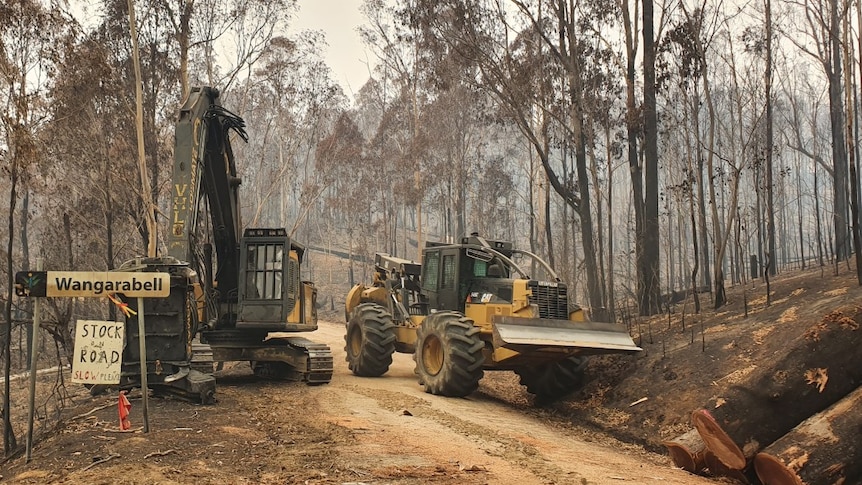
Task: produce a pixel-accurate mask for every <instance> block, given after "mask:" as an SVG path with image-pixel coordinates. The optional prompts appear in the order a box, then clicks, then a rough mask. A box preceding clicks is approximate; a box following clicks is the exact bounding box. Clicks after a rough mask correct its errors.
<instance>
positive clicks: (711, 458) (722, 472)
mask: <svg viewBox="0 0 862 485" xmlns="http://www.w3.org/2000/svg"><path fill="white" fill-rule="evenodd" d="M704 462H705V463H706V467H707V468H709V471H710V473H712V475H713V476H716V477H727V478H731V479H733V480H735V481H737V482H739V483H751V480H749V479H748V477H747V476H745V472H743V471H742V470H733V469H731V468H728V467H726V466H725V465H724V463H722V462H721V460H719V459H718V458H716V457H715V455H714V454H712V452H711V451H707V452H706V453H705V454H704ZM764 483H765V484H766V485H771V484H770V483H768V482H764Z"/></svg>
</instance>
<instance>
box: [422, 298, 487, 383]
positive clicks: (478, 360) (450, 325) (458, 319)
mask: <svg viewBox="0 0 862 485" xmlns="http://www.w3.org/2000/svg"><path fill="white" fill-rule="evenodd" d="M484 347H485V343H484V342H482V340H481V339H480V338H479V328H478V327H476V326H474V325H473V321H472V320H470V319H469V318H466V317H464V316H463V315H461V314H460V313H456V312H437V313H434V314H432V315H430V316H428V318H426V319H425V320H424V321H423V322H422V326H421V327H419V330H418V332H417V340H416V352H415V353H414V354H413V359H414V360H415V361H416V369H415V372H416V374H417V375H418V376H419V380H420V382H421V383H422V384H423V385H424V386H425V392H428V393H431V394H439V395H443V396H452V397H463V396H467V395H469V394H471V393H473V392H474V391H475V390H476V389H477V388H478V387H479V380H481V379H482V376H483V375H484V371H483V369H482V366H483V364H484V357H483V355H482V349H483V348H484Z"/></svg>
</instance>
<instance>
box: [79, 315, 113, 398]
mask: <svg viewBox="0 0 862 485" xmlns="http://www.w3.org/2000/svg"><path fill="white" fill-rule="evenodd" d="M125 330H126V327H125V324H124V322H102V321H97V320H78V321H77V323H76V327H75V353H74V354H73V355H72V382H78V383H82V384H119V383H120V371H121V370H122V369H121V366H122V364H123V340H124V337H125V333H126V331H125Z"/></svg>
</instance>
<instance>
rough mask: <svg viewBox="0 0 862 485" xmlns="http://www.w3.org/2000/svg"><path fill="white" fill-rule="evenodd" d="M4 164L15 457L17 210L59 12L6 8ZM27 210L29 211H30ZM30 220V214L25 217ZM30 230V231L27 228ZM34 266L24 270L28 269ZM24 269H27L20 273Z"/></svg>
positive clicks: (30, 171)
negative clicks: (13, 343) (13, 347)
mask: <svg viewBox="0 0 862 485" xmlns="http://www.w3.org/2000/svg"><path fill="white" fill-rule="evenodd" d="M0 18H2V19H3V21H2V22H0V93H2V94H0V106H2V109H0V160H2V167H3V172H4V173H5V174H6V175H7V176H8V179H6V181H5V182H3V183H2V185H0V186H2V187H3V188H4V189H6V190H8V201H9V202H8V217H7V221H8V224H7V227H6V229H7V231H8V233H7V234H6V236H7V244H6V251H5V253H6V254H5V256H6V268H5V270H6V281H5V284H4V285H3V286H4V287H5V288H4V290H5V291H4V300H5V302H4V303H5V308H4V310H5V311H4V315H3V317H4V320H5V323H4V324H3V327H4V331H3V335H2V337H3V339H2V352H3V356H4V374H5V376H6V377H5V385H4V391H3V441H4V450H5V452H6V454H7V455H8V454H10V453H12V452H13V451H15V449H16V447H17V440H16V438H15V432H14V429H13V428H12V423H11V420H10V413H11V411H12V405H11V404H10V378H9V374H10V369H11V366H12V362H11V340H12V331H11V330H12V306H13V298H12V295H13V275H14V272H15V269H16V268H14V267H13V264H14V261H15V260H16V258H15V255H16V245H15V235H16V234H17V233H18V229H17V228H16V224H15V221H16V209H17V204H18V199H19V197H20V196H21V191H22V189H23V190H24V191H25V193H26V191H27V190H28V184H29V180H30V179H31V178H32V177H33V175H34V172H35V170H34V168H35V167H36V166H37V165H38V163H39V162H40V161H41V159H42V157H44V151H45V146H44V144H43V143H42V142H41V141H40V136H41V134H42V131H43V130H44V129H45V124H46V119H47V106H48V104H49V103H48V101H47V90H48V88H49V86H50V83H51V81H52V79H51V75H52V67H53V63H52V60H53V59H56V55H57V52H58V51H59V49H60V48H61V46H63V45H64V43H65V38H66V35H68V29H69V24H68V22H67V19H65V18H64V17H63V15H62V14H61V12H59V11H58V10H57V8H56V7H51V6H45V5H43V4H42V3H41V2H38V1H32V0H21V1H19V0H16V1H2V2H0ZM25 207H26V206H25ZM22 217H24V218H27V217H29V214H27V213H24V214H22ZM24 227H26V226H24ZM28 264H29V263H28V262H25V263H24V266H28ZM20 269H24V268H20Z"/></svg>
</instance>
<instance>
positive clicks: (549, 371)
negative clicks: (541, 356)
mask: <svg viewBox="0 0 862 485" xmlns="http://www.w3.org/2000/svg"><path fill="white" fill-rule="evenodd" d="M586 368H587V359H586V358H585V357H578V356H572V357H569V358H567V359H565V360H561V361H558V362H550V363H547V364H542V365H540V366H537V367H535V368H531V369H518V370H516V371H515V373H516V374H518V376H520V377H521V384H522V385H524V386H527V392H529V393H530V394H534V395H535V396H536V401H538V402H540V403H547V402H551V401H554V400H557V399H559V398H561V397H563V396H565V395H567V394H569V393H571V392H573V391H575V390H577V389H578V388H580V387H581V386H582V385H583V384H584V370H585V369H586Z"/></svg>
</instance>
